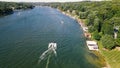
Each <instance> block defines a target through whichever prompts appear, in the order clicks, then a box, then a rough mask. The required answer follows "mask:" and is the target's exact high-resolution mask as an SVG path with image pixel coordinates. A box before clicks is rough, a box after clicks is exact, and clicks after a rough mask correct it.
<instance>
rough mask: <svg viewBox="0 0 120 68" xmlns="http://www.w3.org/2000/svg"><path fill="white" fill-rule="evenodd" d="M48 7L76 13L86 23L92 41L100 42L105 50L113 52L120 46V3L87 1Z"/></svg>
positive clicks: (55, 4)
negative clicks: (112, 50)
mask: <svg viewBox="0 0 120 68" xmlns="http://www.w3.org/2000/svg"><path fill="white" fill-rule="evenodd" d="M48 5H49V6H51V7H53V8H57V9H60V10H61V11H64V12H68V11H69V12H70V13H71V14H72V13H73V12H74V15H77V16H79V18H80V19H81V20H84V21H85V22H84V23H85V25H86V26H87V27H88V31H89V32H90V33H91V34H92V39H94V40H97V41H100V42H101V43H102V45H103V47H104V48H106V49H109V50H111V49H114V48H115V47H119V46H120V8H119V7H120V2H118V1H101V2H93V1H86V2H76V3H51V4H48Z"/></svg>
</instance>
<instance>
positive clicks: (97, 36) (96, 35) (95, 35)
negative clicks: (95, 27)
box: [92, 31, 101, 40]
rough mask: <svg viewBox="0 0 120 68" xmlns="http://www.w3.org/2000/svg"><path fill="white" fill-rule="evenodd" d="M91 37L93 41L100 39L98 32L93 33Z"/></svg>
mask: <svg viewBox="0 0 120 68" xmlns="http://www.w3.org/2000/svg"><path fill="white" fill-rule="evenodd" d="M92 36H93V39H95V40H100V38H101V36H100V35H99V33H98V31H95V32H93V34H92Z"/></svg>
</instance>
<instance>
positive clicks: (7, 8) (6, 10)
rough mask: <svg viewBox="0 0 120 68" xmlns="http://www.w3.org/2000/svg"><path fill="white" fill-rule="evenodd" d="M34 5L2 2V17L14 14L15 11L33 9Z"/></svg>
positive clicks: (0, 13) (0, 8) (0, 9)
mask: <svg viewBox="0 0 120 68" xmlns="http://www.w3.org/2000/svg"><path fill="white" fill-rule="evenodd" d="M32 8H34V6H33V5H31V4H27V3H14V2H0V16H3V15H8V14H12V13H14V10H20V9H32Z"/></svg>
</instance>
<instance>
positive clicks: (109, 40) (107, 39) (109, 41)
mask: <svg viewBox="0 0 120 68" xmlns="http://www.w3.org/2000/svg"><path fill="white" fill-rule="evenodd" d="M101 43H102V45H103V47H104V48H107V49H109V50H111V49H112V48H114V47H115V43H114V39H113V37H112V36H110V35H107V34H106V35H104V36H103V37H102V38H101Z"/></svg>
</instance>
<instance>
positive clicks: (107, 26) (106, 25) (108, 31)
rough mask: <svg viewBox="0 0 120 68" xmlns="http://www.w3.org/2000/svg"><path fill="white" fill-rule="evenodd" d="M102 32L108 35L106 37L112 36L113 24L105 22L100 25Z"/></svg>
mask: <svg viewBox="0 0 120 68" xmlns="http://www.w3.org/2000/svg"><path fill="white" fill-rule="evenodd" d="M102 25H103V26H102V32H103V34H104V35H105V34H108V35H113V34H114V28H113V26H114V25H113V24H112V23H111V21H106V22H105V23H103V24H102Z"/></svg>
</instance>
